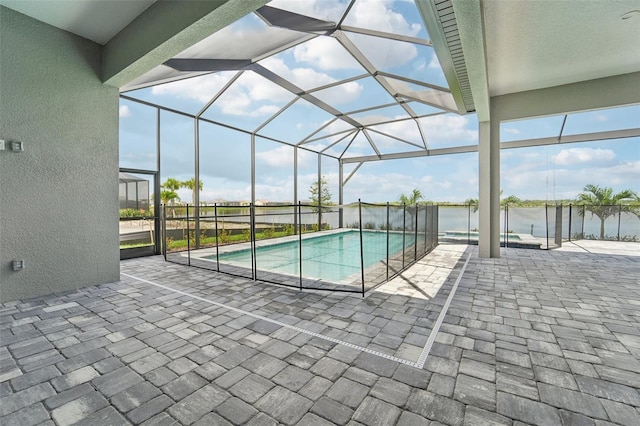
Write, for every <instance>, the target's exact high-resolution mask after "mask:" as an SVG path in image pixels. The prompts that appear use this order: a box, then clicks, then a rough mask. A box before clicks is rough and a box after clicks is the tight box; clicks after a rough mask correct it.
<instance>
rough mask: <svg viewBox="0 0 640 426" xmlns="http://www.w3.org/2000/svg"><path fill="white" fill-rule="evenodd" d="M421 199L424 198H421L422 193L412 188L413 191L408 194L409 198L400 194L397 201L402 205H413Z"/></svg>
mask: <svg viewBox="0 0 640 426" xmlns="http://www.w3.org/2000/svg"><path fill="white" fill-rule="evenodd" d="M423 198H424V197H423V196H422V192H420V190H419V189H418V188H413V191H412V192H411V194H409V196H406V195H404V194H400V198H399V200H400V202H401V203H402V204H406V205H413V204H416V203H417V202H418V201H419V200H421V199H423Z"/></svg>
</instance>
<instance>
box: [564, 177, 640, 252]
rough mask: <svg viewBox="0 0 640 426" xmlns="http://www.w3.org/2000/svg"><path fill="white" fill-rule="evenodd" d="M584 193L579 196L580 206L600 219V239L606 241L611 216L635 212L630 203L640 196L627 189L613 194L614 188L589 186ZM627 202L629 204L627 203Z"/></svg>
mask: <svg viewBox="0 0 640 426" xmlns="http://www.w3.org/2000/svg"><path fill="white" fill-rule="evenodd" d="M583 191H584V192H581V193H580V194H578V198H577V200H576V201H577V202H578V204H582V205H584V208H585V210H588V211H590V212H591V215H596V216H598V218H599V219H600V239H601V240H603V239H604V222H605V220H607V218H608V217H609V216H613V215H614V214H616V213H618V212H623V211H633V210H634V206H633V205H629V204H628V201H631V200H633V199H634V198H637V197H638V195H637V194H636V193H635V192H633V191H632V190H630V189H625V190H623V191H620V192H618V193H617V194H614V193H613V189H612V188H600V187H599V186H598V185H591V184H589V185H587V186H585V187H584V190H583ZM625 202H627V203H625Z"/></svg>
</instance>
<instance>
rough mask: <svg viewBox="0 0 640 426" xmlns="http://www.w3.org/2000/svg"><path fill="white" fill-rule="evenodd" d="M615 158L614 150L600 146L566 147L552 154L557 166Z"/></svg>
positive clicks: (594, 162) (606, 160)
mask: <svg viewBox="0 0 640 426" xmlns="http://www.w3.org/2000/svg"><path fill="white" fill-rule="evenodd" d="M615 158H616V154H615V152H613V151H612V150H610V149H602V148H595V149H594V148H568V149H563V150H562V151H560V152H559V153H558V154H557V155H554V156H553V159H554V160H555V164H556V165H557V166H574V165H576V164H596V163H600V164H603V163H604V164H606V163H609V162H611V161H612V160H613V159H615Z"/></svg>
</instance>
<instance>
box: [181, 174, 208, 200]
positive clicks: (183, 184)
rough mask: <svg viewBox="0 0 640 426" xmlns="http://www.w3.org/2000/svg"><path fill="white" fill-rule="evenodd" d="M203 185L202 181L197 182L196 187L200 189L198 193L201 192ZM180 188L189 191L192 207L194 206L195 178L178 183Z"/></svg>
mask: <svg viewBox="0 0 640 426" xmlns="http://www.w3.org/2000/svg"><path fill="white" fill-rule="evenodd" d="M203 185H204V184H203V183H202V181H201V180H200V181H198V187H199V189H200V191H202V187H203ZM180 186H181V187H182V188H187V189H190V190H191V193H192V195H191V196H192V200H193V205H194V206H195V204H196V192H195V191H194V188H195V187H196V178H191V179H189V180H185V181H183V182H180Z"/></svg>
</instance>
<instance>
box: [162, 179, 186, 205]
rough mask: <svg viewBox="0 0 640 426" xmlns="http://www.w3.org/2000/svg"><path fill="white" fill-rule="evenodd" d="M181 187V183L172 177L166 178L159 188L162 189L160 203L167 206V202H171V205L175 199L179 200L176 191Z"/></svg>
mask: <svg viewBox="0 0 640 426" xmlns="http://www.w3.org/2000/svg"><path fill="white" fill-rule="evenodd" d="M181 186H182V182H180V181H179V180H178V179H176V178H172V177H170V178H167V180H166V181H165V182H164V183H163V184H162V185H160V188H163V189H164V191H161V192H160V199H161V200H162V202H163V203H164V204H168V203H169V202H171V204H174V203H175V200H176V199H180V197H179V196H178V193H177V192H176V191H178V189H180V187H181Z"/></svg>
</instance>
